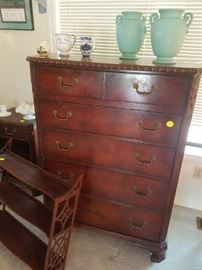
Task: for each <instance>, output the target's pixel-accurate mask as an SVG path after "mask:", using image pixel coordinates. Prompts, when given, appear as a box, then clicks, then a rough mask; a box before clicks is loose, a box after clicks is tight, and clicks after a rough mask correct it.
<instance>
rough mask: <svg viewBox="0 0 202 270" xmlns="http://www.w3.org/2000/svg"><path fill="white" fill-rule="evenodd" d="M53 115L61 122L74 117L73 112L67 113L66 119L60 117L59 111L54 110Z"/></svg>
mask: <svg viewBox="0 0 202 270" xmlns="http://www.w3.org/2000/svg"><path fill="white" fill-rule="evenodd" d="M53 115H54V117H55V119H56V120H59V121H68V120H69V118H70V117H72V112H67V113H66V116H65V117H61V116H59V113H58V110H53Z"/></svg>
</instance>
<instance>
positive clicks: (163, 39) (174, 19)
mask: <svg viewBox="0 0 202 270" xmlns="http://www.w3.org/2000/svg"><path fill="white" fill-rule="evenodd" d="M192 19H193V15H192V13H190V12H187V13H185V12H184V10H183V9H159V13H153V14H152V15H151V17H150V23H151V43H152V49H153V52H154V55H156V56H157V58H156V59H155V60H154V61H153V63H155V64H175V61H174V60H173V57H175V56H177V54H178V52H179V50H180V48H181V46H182V44H183V41H184V39H185V36H186V34H187V32H188V28H189V25H190V24H191V22H192Z"/></svg>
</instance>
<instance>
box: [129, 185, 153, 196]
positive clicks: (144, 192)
mask: <svg viewBox="0 0 202 270" xmlns="http://www.w3.org/2000/svg"><path fill="white" fill-rule="evenodd" d="M132 190H133V191H134V194H135V195H136V196H139V197H148V196H149V195H150V194H151V192H152V191H151V189H150V188H148V189H147V190H143V191H142V190H138V189H137V187H136V186H132Z"/></svg>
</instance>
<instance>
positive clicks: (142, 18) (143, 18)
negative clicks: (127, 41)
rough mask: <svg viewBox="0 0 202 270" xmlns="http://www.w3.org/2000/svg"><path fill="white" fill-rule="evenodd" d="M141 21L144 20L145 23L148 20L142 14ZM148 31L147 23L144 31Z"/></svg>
mask: <svg viewBox="0 0 202 270" xmlns="http://www.w3.org/2000/svg"><path fill="white" fill-rule="evenodd" d="M141 21H143V23H145V22H146V17H145V16H143V15H142V17H141ZM146 32H147V28H146V25H145V24H144V33H146Z"/></svg>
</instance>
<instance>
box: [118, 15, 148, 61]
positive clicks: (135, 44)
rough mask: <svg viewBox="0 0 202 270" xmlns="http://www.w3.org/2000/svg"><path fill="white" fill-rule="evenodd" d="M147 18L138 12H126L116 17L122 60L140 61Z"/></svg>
mask: <svg viewBox="0 0 202 270" xmlns="http://www.w3.org/2000/svg"><path fill="white" fill-rule="evenodd" d="M145 20H146V19H145V17H144V16H143V15H142V13H141V12H138V11H124V12H122V15H118V16H117V17H116V37H117V44H118V47H119V50H120V52H121V53H122V56H121V57H120V58H121V59H138V57H137V56H136V54H137V53H138V52H139V50H140V48H141V46H142V43H143V40H144V36H145V33H146V26H145Z"/></svg>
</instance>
